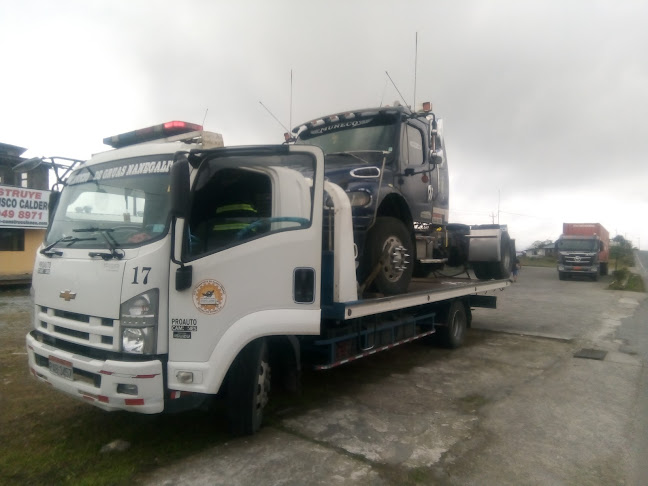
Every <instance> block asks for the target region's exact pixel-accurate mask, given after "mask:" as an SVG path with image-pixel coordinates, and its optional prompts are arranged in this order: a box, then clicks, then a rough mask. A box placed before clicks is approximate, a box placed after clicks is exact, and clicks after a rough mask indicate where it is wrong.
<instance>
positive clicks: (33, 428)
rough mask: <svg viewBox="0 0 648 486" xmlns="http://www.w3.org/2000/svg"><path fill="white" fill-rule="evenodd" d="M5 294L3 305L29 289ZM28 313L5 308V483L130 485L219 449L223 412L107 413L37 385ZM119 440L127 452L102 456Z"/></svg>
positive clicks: (0, 395) (0, 378)
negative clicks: (199, 453)
mask: <svg viewBox="0 0 648 486" xmlns="http://www.w3.org/2000/svg"><path fill="white" fill-rule="evenodd" d="M12 292H13V293H11V294H8V293H7V291H0V298H1V299H2V301H3V303H5V302H7V301H10V300H12V297H14V296H18V297H20V298H24V296H25V295H26V294H27V291H26V290H19V291H12ZM29 328H30V324H29V312H26V311H24V310H20V308H19V307H18V306H15V305H7V304H5V305H0V484H2V485H14V484H15V485H42V484H57V485H86V484H87V485H99V486H103V485H122V484H123V485H125V484H132V483H133V481H134V480H136V479H137V477H138V476H139V475H141V474H144V473H146V472H147V471H150V470H152V469H155V468H157V467H159V466H160V465H163V464H169V463H172V462H173V461H176V460H179V459H182V458H183V457H187V456H189V455H191V454H192V453H194V452H196V451H199V450H204V449H207V448H209V447H212V446H215V445H218V444H222V443H224V442H226V441H228V440H230V439H231V438H230V437H229V436H228V435H227V434H226V424H225V420H224V418H223V417H224V414H222V413H220V414H219V413H214V412H206V411H195V412H187V413H182V414H176V415H155V416H146V415H140V414H130V413H126V412H112V413H110V412H104V411H102V410H99V409H97V408H95V407H92V406H90V405H88V404H85V403H82V402H80V401H76V400H74V399H72V398H69V397H67V396H65V395H62V394H61V393H59V392H56V391H54V390H52V389H51V388H50V387H48V386H47V385H45V384H43V383H39V382H37V381H36V380H35V379H34V378H33V377H32V376H31V374H30V373H29V372H28V367H27V355H26V352H25V335H26V334H27V332H28V330H29ZM116 439H122V440H125V441H127V442H129V443H130V448H129V449H128V450H126V451H123V452H109V453H101V452H100V450H101V448H102V447H103V446H105V445H106V444H108V443H110V442H112V441H114V440H116Z"/></svg>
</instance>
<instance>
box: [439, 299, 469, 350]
mask: <svg viewBox="0 0 648 486" xmlns="http://www.w3.org/2000/svg"><path fill="white" fill-rule="evenodd" d="M467 327H468V317H467V315H466V307H465V306H464V303H463V302H462V301H460V300H455V301H453V302H452V303H451V304H450V307H449V308H448V314H447V316H445V323H444V325H443V326H439V327H437V333H438V336H439V342H440V344H441V345H442V346H443V347H445V348H451V349H454V348H458V347H459V346H461V345H462V344H463V342H464V338H465V336H466V328H467Z"/></svg>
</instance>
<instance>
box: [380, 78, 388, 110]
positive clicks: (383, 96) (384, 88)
mask: <svg viewBox="0 0 648 486" xmlns="http://www.w3.org/2000/svg"><path fill="white" fill-rule="evenodd" d="M386 90H387V80H386V79H385V86H383V92H382V96H381V97H380V108H382V104H383V101H384V100H385V91H386Z"/></svg>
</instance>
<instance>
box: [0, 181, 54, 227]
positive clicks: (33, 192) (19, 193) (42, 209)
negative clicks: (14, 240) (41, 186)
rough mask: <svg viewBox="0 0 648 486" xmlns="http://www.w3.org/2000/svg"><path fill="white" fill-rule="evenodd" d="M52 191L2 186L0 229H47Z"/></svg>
mask: <svg viewBox="0 0 648 486" xmlns="http://www.w3.org/2000/svg"><path fill="white" fill-rule="evenodd" d="M49 195H50V191H40V190H38V189H27V188H25V187H15V186H3V185H0V228H41V229H46V228H47V222H48V216H49V211H48V207H49Z"/></svg>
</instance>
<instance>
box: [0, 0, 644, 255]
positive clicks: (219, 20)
mask: <svg viewBox="0 0 648 486" xmlns="http://www.w3.org/2000/svg"><path fill="white" fill-rule="evenodd" d="M647 21H648V1H623V0H615V1H596V0H580V1H577V0H572V1H570V0H558V1H550V0H542V1H523V0H510V1H486V0H482V1H449V0H447V1H434V0H428V1H407V0H399V1H392V0H383V1H379V0H370V1H353V0H327V1H319V2H312V1H306V0H303V1H301V2H295V1H291V2H288V1H283V0H281V1H278V0H265V1H246V0H236V1H234V0H232V1H206V0H205V1H195V0H193V1H187V0H183V1H177V0H176V1H166V0H156V1H152V0H151V1H144V0H142V1H133V0H130V1H125V0H124V1H118V0H111V1H98V0H95V1H91V2H89V1H85V0H81V1H69V0H57V1H56V2H52V1H49V0H48V1H34V0H22V1H20V2H19V1H5V2H2V5H1V6H0V52H1V53H2V58H1V60H2V66H3V69H2V77H1V81H0V86H1V87H2V89H1V90H0V96H1V98H2V101H1V103H0V106H1V107H2V111H1V112H0V142H4V143H9V144H14V145H19V146H22V147H26V148H28V149H29V150H28V151H27V152H26V154H25V155H27V156H51V155H60V156H67V157H76V158H83V159H86V158H88V157H89V156H90V155H91V154H93V153H96V152H100V151H103V150H105V149H106V148H107V147H105V146H104V145H103V144H102V140H103V138H104V137H107V136H109V135H115V134H118V133H122V132H125V131H130V130H133V129H136V128H142V127H145V126H150V125H155V124H158V123H162V122H164V121H169V120H178V119H179V120H186V121H191V122H196V123H202V122H203V120H204V122H205V123H204V124H205V127H206V129H209V130H212V131H217V132H220V133H222V134H223V136H224V139H225V143H226V144H227V145H240V144H258V143H281V142H282V141H283V132H284V129H283V128H282V127H281V126H280V124H279V123H277V122H276V121H275V120H274V119H273V118H272V117H271V116H270V115H269V114H268V113H267V112H266V110H265V109H264V108H263V107H262V106H261V104H260V103H259V102H260V101H261V102H263V104H264V105H265V106H267V107H268V108H269V109H270V110H271V111H272V112H273V113H274V115H275V116H276V117H277V118H278V119H279V120H281V122H282V123H283V124H284V125H286V126H288V125H289V124H291V122H292V126H295V125H297V124H298V123H300V122H303V121H307V120H309V119H312V118H315V117H318V116H321V115H325V114H328V113H335V112H339V111H344V110H347V109H355V108H364V107H372V106H378V105H380V104H381V103H382V104H391V103H393V101H395V100H400V96H399V94H398V92H397V91H396V89H395V88H394V86H393V85H392V84H391V82H389V80H388V78H387V76H386V74H385V71H388V72H389V75H390V76H391V78H392V79H393V81H394V83H395V84H396V85H397V87H398V90H399V91H400V92H401V93H402V95H403V97H404V98H405V100H406V101H407V103H408V104H412V103H413V102H414V100H416V102H417V103H419V102H421V101H424V100H425V101H428V100H429V101H431V102H432V103H433V107H434V111H435V113H436V114H437V116H438V117H440V118H443V119H444V124H445V135H446V147H447V153H448V159H449V163H450V174H451V176H450V177H451V191H452V192H451V202H450V208H451V220H453V221H455V222H463V223H474V224H477V223H489V222H492V221H493V220H494V221H495V222H497V221H498V220H499V222H500V223H506V224H508V225H509V230H510V232H511V234H512V236H514V237H515V238H516V240H517V246H518V249H524V248H527V247H528V246H530V245H531V244H532V243H533V242H534V241H536V240H547V239H550V240H554V239H556V238H557V237H558V236H559V235H560V233H561V230H562V223H563V222H564V221H566V222H600V223H602V224H603V225H604V226H606V227H607V228H608V230H609V231H610V233H611V235H615V234H621V235H623V236H625V237H626V238H627V239H630V240H632V241H633V243H634V244H635V246H639V245H641V247H642V248H648V222H647V221H648V189H647V186H648V165H647V161H648V160H647V156H648V134H647V132H648V122H647V121H646V118H647V117H646V113H647V112H648V54H647V51H646V49H647V46H648V28H646V22H647ZM417 33H418V51H417V50H416V49H415V39H416V34H417ZM416 52H418V62H417V64H416V66H417V69H416V72H417V76H416V83H415V76H414V73H415V53H416ZM291 71H292V80H293V84H292V86H293V87H292V110H291V108H290V107H291V82H290V79H291ZM415 85H416V93H414V86H415ZM400 101H401V103H402V100H400Z"/></svg>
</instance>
